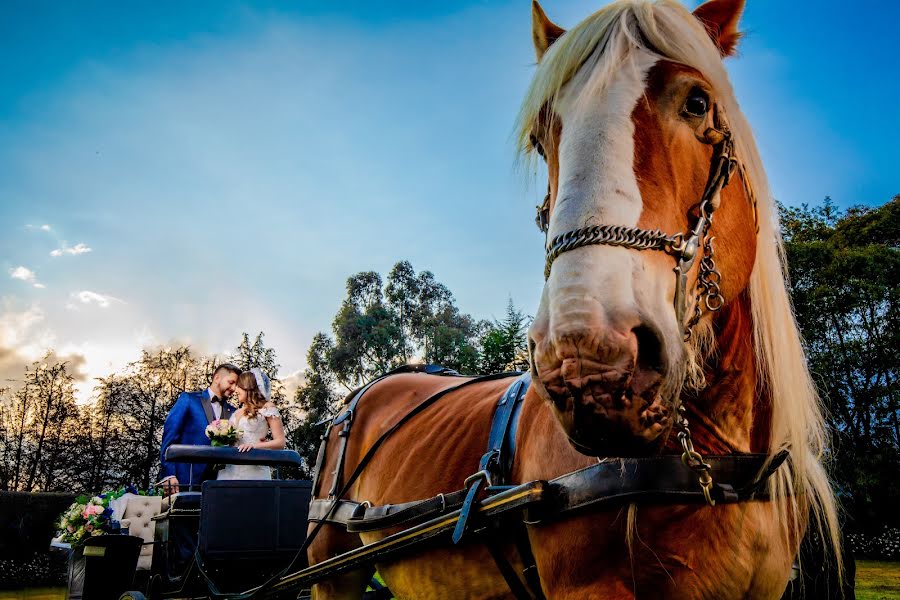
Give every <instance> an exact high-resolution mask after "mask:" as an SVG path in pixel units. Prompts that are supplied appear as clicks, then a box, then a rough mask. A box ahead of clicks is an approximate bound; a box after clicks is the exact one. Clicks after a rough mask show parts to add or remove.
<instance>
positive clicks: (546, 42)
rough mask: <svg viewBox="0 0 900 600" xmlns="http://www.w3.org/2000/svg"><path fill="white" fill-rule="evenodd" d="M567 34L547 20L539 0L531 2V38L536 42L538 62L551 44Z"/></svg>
mask: <svg viewBox="0 0 900 600" xmlns="http://www.w3.org/2000/svg"><path fill="white" fill-rule="evenodd" d="M565 32H566V30H565V29H563V28H562V27H560V26H558V25H556V24H555V23H554V22H553V21H551V20H550V19H548V18H547V15H546V14H544V9H543V8H541V5H540V4H538V1H537V0H532V1H531V37H532V39H533V40H534V53H535V54H536V55H537V59H538V62H540V60H541V58H543V56H544V53H545V52H546V51H547V49H548V48H549V47H550V44H552V43H553V42H555V41H556V40H557V39H559V36H561V35H562V34H564V33H565Z"/></svg>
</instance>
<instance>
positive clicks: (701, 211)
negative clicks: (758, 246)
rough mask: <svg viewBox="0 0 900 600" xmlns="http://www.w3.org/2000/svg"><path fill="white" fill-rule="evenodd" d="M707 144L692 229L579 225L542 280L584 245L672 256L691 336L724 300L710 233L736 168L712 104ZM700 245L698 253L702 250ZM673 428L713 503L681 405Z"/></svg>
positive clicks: (542, 221) (559, 243)
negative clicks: (705, 172)
mask: <svg viewBox="0 0 900 600" xmlns="http://www.w3.org/2000/svg"><path fill="white" fill-rule="evenodd" d="M704 139H705V140H706V143H708V144H711V145H712V146H713V156H712V160H711V162H710V168H709V178H708V179H707V182H706V188H705V189H704V190H703V194H702V196H701V197H700V201H699V202H698V205H699V207H698V216H697V221H696V223H694V227H693V228H692V229H690V230H688V231H686V232H684V233H676V234H674V235H668V234H666V233H664V232H662V231H660V230H658V229H655V230H647V229H640V228H638V227H627V226H624V225H595V226H592V227H581V228H578V229H573V230H571V231H567V232H565V233H562V234H559V235H557V236H555V237H554V238H553V239H552V240H551V241H550V242H549V243H548V244H546V253H547V257H546V263H545V266H544V279H545V280H546V279H548V278H549V277H550V270H551V268H552V267H553V261H555V260H556V259H557V258H558V257H559V255H560V254H563V253H564V252H568V251H570V250H575V249H576V248H582V247H584V246H593V245H604V246H620V247H623V248H629V249H632V250H659V251H661V252H665V253H666V254H669V255H671V256H674V257H675V259H676V260H677V263H676V265H675V268H674V269H673V270H674V272H675V298H674V305H675V314H676V316H677V318H678V322H679V323H682V324H683V326H684V341H685V342H688V341H690V339H691V331H692V330H693V328H694V326H695V325H696V324H697V323H698V322H699V321H700V318H701V317H702V315H703V308H705V309H706V310H707V311H708V312H716V311H718V310H720V309H721V308H722V306H724V304H725V299H724V298H723V297H722V294H721V292H720V289H719V284H720V283H721V280H722V276H721V274H720V273H719V271H718V269H717V268H716V262H715V251H714V249H713V240H714V239H715V238H714V237H713V236H711V235H710V227H711V225H712V218H713V213H714V212H715V210H716V209H717V208H718V207H719V203H720V202H721V199H720V195H719V194H720V192H721V191H722V189H723V188H724V187H725V186H726V185H728V182H729V181H730V180H731V175H732V174H733V173H734V170H735V169H736V168H737V167H738V160H737V158H736V157H735V155H734V141H733V139H732V136H731V130H730V129H729V128H728V125H727V124H726V123H725V122H724V120H723V119H722V118H721V117H720V114H719V111H718V109H717V108H716V107H714V108H713V126H712V127H709V128H707V129H706V131H704ZM535 223H536V224H537V226H538V228H539V229H540V230H541V231H543V232H544V235H545V236H546V235H547V233H548V231H549V229H550V192H549V189H548V192H547V195H546V196H545V198H544V202H543V205H541V206H538V207H537V217H536V218H535ZM701 248H702V251H701ZM698 251H700V265H699V271H698V273H697V283H696V287H695V299H694V310H693V313H692V314H691V316H690V318H689V319H688V320H687V322H685V313H686V312H687V292H686V288H687V278H688V273H689V272H690V270H691V268H693V266H694V262H695V261H696V260H697V258H698ZM675 427H676V429H677V430H678V440H679V442H680V443H681V447H682V450H683V454H682V455H681V460H682V462H683V463H684V465H685V466H686V467H688V468H689V469H691V470H692V471H694V473H696V474H697V477H698V481H699V483H700V486H701V487H702V489H703V494H704V496H705V497H706V501H707V502H708V503H709V504H710V505H714V504H715V501H714V500H713V499H712V497H711V496H710V491H711V490H712V484H713V480H712V476H711V475H710V466H709V464H707V463H706V462H705V461H704V460H703V457H702V456H701V455H700V454H699V453H698V452H697V451H695V450H694V444H693V441H692V440H691V432H690V429H689V428H688V421H687V418H686V417H685V412H684V406H680V407H679V412H678V417H677V418H676V421H675Z"/></svg>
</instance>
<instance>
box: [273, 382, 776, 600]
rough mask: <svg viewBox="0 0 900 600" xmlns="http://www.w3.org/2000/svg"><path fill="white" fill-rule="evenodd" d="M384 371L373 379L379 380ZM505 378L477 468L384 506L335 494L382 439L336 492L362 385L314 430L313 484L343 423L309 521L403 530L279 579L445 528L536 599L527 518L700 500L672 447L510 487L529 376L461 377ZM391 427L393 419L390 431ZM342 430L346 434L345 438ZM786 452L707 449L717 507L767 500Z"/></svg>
mask: <svg viewBox="0 0 900 600" xmlns="http://www.w3.org/2000/svg"><path fill="white" fill-rule="evenodd" d="M396 372H423V373H431V374H436V375H443V376H458V374H457V373H456V372H455V371H451V370H448V369H443V368H441V367H437V366H434V365H414V366H405V367H401V369H399V370H397V371H394V372H392V373H391V374H393V373H396ZM388 375H390V374H388ZM388 375H384V376H382V377H380V378H378V379H376V380H375V381H380V380H381V379H383V378H384V377H387V376H388ZM503 377H516V379H515V381H513V382H512V383H511V384H510V385H509V386H508V387H507V389H506V391H505V392H504V394H503V395H502V396H501V397H500V399H499V400H498V402H497V405H496V408H495V411H494V414H493V418H492V422H491V430H490V434H489V436H488V441H487V451H486V452H485V454H484V455H483V456H482V458H481V460H480V461H479V465H478V470H477V471H476V472H475V473H474V474H473V475H472V476H470V477H469V478H467V479H466V482H465V486H464V488H463V489H460V490H456V491H453V492H449V493H441V494H438V495H437V496H434V497H432V498H427V499H423V500H416V501H412V502H403V503H398V504H387V505H383V506H372V505H371V504H370V503H368V502H356V501H351V500H345V499H343V498H342V495H343V493H345V492H346V491H347V490H348V489H349V487H350V485H352V483H353V482H354V481H355V479H356V476H358V474H359V473H360V472H361V470H362V469H361V468H360V467H364V466H365V463H367V462H368V460H367V459H368V458H370V456H371V455H372V454H374V450H375V449H376V447H377V446H378V445H380V441H382V440H383V439H385V436H383V437H382V438H380V439H379V442H376V444H375V447H373V448H371V449H370V450H369V452H367V454H366V457H364V459H363V461H362V463H361V465H360V466H358V467H357V469H356V470H355V471H354V473H353V475H351V477H350V478H348V480H347V481H346V482H344V483H343V490H341V491H340V492H337V491H336V490H337V489H338V488H339V487H341V481H342V479H343V473H342V472H343V466H344V454H345V453H346V447H347V437H348V436H349V431H350V427H351V425H352V422H353V416H354V414H355V411H356V410H357V407H358V404H359V402H360V400H361V399H362V398H363V396H364V394H365V392H366V391H367V390H368V389H369V388H370V387H371V386H372V385H373V384H374V383H375V381H373V382H371V383H369V384H367V385H366V386H364V387H363V388H360V390H359V391H358V392H356V393H355V394H353V397H352V398H351V400H350V401H349V403H348V404H347V408H346V409H345V410H344V411H342V412H341V413H340V414H339V415H338V416H337V417H335V418H334V419H333V420H332V421H331V422H330V423H329V425H328V430H327V431H326V432H325V434H324V435H323V437H322V446H321V447H320V449H319V456H318V458H317V464H316V473H315V479H314V481H316V482H317V481H318V476H319V471H321V469H322V466H323V465H324V459H325V448H326V445H327V441H328V438H329V433H330V429H331V427H335V426H339V425H342V424H343V426H344V428H343V429H342V431H341V433H340V434H339V435H340V437H341V443H340V445H339V452H340V455H339V457H338V462H337V469H336V470H335V472H334V475H335V482H334V483H333V485H332V486H331V492H330V493H329V497H328V498H327V499H321V498H319V499H313V500H312V502H311V503H310V507H309V517H308V519H309V521H310V522H313V523H316V524H317V526H318V527H321V526H322V525H324V524H326V523H327V524H332V525H338V526H342V527H344V528H346V530H347V531H349V532H364V531H376V530H383V529H387V528H394V527H399V526H406V527H408V528H407V529H404V530H403V531H400V532H399V533H395V534H393V535H389V536H388V537H386V538H384V539H382V540H380V541H378V542H375V543H373V544H368V545H366V546H363V547H362V548H358V549H356V550H352V551H350V552H347V553H345V554H342V555H339V556H336V557H333V558H331V559H328V560H326V561H323V562H321V563H319V564H317V565H313V566H312V567H309V568H307V569H304V570H303V571H300V572H298V573H295V574H294V575H291V576H287V577H285V578H283V579H282V585H294V586H295V585H301V584H309V583H311V582H314V581H318V580H320V579H323V578H326V577H330V576H332V575H334V574H336V573H339V572H343V571H346V570H350V569H353V568H356V567H358V566H360V565H362V564H369V563H372V562H374V561H376V560H386V559H389V558H391V557H395V556H397V555H399V554H401V553H403V552H407V551H409V549H410V548H415V547H419V546H421V545H424V544H425V543H427V542H430V541H434V540H435V539H437V538H441V539H443V538H444V537H445V536H446V535H447V534H449V536H450V539H451V540H452V542H453V543H460V542H461V541H463V539H464V538H466V539H467V538H468V537H472V536H478V538H479V541H481V542H483V543H485V544H486V545H487V547H488V550H489V551H490V552H491V555H492V556H493V558H494V560H495V562H496V563H497V566H498V568H499V570H500V572H501V573H502V574H503V577H504V579H505V580H506V582H507V583H508V585H509V586H510V589H511V590H512V592H513V594H514V596H515V597H516V598H519V599H530V598H536V599H542V598H543V594H542V591H541V586H540V579H539V577H538V574H537V568H536V565H535V562H534V558H533V555H532V552H531V548H530V545H529V543H528V535H527V527H526V525H528V526H531V525H536V524H538V523H541V522H544V521H551V520H555V519H558V518H561V517H564V516H566V515H568V514H572V513H576V512H579V511H583V510H585V509H590V508H598V507H604V506H608V505H614V504H621V503H624V502H635V501H641V502H653V503H676V504H703V503H707V502H708V499H707V496H706V494H707V492H706V491H705V490H704V489H703V488H702V486H701V485H698V482H697V478H696V476H695V475H694V472H693V471H692V470H691V469H690V468H685V463H684V458H683V456H682V455H678V454H672V455H661V456H653V457H645V458H612V459H606V460H602V461H600V462H598V464H595V465H591V466H589V467H585V468H583V469H579V470H577V471H573V472H571V473H567V474H565V475H562V476H560V477H557V478H555V479H552V480H550V481H532V482H527V483H523V484H519V485H515V484H513V482H512V481H511V477H510V474H511V471H512V465H513V461H514V460H515V446H516V442H515V438H516V431H517V427H518V420H519V415H520V414H521V408H522V404H523V400H524V398H525V394H526V392H527V390H528V386H529V384H530V381H531V377H530V374H528V373H524V374H521V373H503V374H498V375H492V376H487V377H486V378H476V379H473V380H467V381H466V382H464V383H463V384H461V385H469V384H472V383H475V382H479V381H484V380H485V379H497V378H503ZM459 387H460V386H454V387H451V388H449V389H447V390H443V391H442V392H438V393H437V394H435V395H434V396H432V397H430V398H428V399H426V400H425V401H424V402H422V403H421V404H420V405H419V406H418V407H416V409H413V411H412V413H416V414H417V413H418V412H419V410H418V409H419V408H420V407H424V406H430V405H432V404H433V403H434V402H433V400H434V399H436V397H442V396H443V395H446V394H447V393H450V392H452V391H453V390H455V389H457V388H459ZM412 413H410V414H412ZM408 416H409V415H407V417H408ZM407 417H404V418H403V419H402V420H401V423H400V424H402V423H404V422H406V421H407V420H408V419H407ZM400 424H398V425H400ZM396 428H397V426H395V427H394V428H392V430H391V431H394V430H396ZM345 433H346V434H347V435H344V434H345ZM388 433H390V432H388ZM788 455H789V454H788V452H787V451H782V452H781V453H779V454H776V455H775V456H773V457H771V458H770V457H769V456H768V455H766V454H732V455H726V456H706V457H704V461H705V463H706V465H707V466H708V467H709V471H710V473H711V475H712V479H713V481H714V483H712V484H711V488H710V491H709V494H710V495H711V496H712V498H713V499H714V500H715V501H716V502H719V503H725V504H730V503H735V502H742V501H747V500H764V499H767V498H768V496H767V494H766V492H765V482H766V480H767V479H768V477H769V476H770V475H772V473H774V472H775V471H776V470H777V469H778V468H779V467H780V466H781V465H782V464H783V463H784V461H785V460H786V459H787V458H788ZM316 485H317V484H316V483H314V485H313V492H314V493H315V492H316ZM516 515H518V516H516ZM315 533H316V532H315V531H314V532H313V533H312V534H310V535H311V537H312V536H314V534H315ZM499 534H503V535H507V536H511V537H512V541H513V542H514V544H515V547H516V549H517V551H518V553H519V557H520V559H521V561H522V563H523V565H524V571H523V573H522V575H521V578H520V576H519V574H518V573H516V571H515V569H514V568H513V567H512V565H511V564H510V563H509V561H508V560H507V559H506V557H505V555H504V553H503V551H502V547H501V546H500V542H499V540H498V538H499V537H500V535H499ZM308 541H309V540H308ZM305 545H306V544H305ZM523 580H524V582H523ZM282 585H279V584H276V585H275V587H276V588H279V589H280V588H281V587H282Z"/></svg>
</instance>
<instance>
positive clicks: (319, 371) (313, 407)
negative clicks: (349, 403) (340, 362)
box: [288, 333, 339, 477]
mask: <svg viewBox="0 0 900 600" xmlns="http://www.w3.org/2000/svg"><path fill="white" fill-rule="evenodd" d="M333 348H334V344H333V343H332V341H331V339H330V338H329V337H328V336H327V335H325V334H324V333H317V334H316V335H315V336H314V337H313V341H312V344H310V347H309V351H308V352H307V354H306V364H307V367H306V369H305V370H304V372H303V375H304V381H305V383H304V385H303V386H301V387H299V388H297V393H296V394H295V396H294V402H295V404H296V406H297V407H298V408H299V410H300V411H301V413H300V415H299V418H298V419H297V425H296V426H295V427H291V428H290V430H289V434H288V441H289V444H290V446H291V447H292V448H293V449H294V450H296V451H297V452H299V453H300V456H301V457H302V458H303V463H304V464H303V468H302V472H301V476H304V477H310V476H312V469H313V467H314V466H315V462H316V454H317V452H318V448H319V442H320V437H321V435H322V433H323V432H324V428H323V427H322V426H320V425H319V423H320V422H321V421H323V420H325V419H327V418H329V417H332V416H334V412H335V408H336V406H337V405H338V401H339V396H338V394H337V393H336V392H335V388H336V384H337V381H336V378H335V375H334V373H333V372H332V371H331V369H330V368H329V365H328V355H329V353H330V352H331V351H332V350H333Z"/></svg>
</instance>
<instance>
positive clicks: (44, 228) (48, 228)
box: [41, 224, 50, 231]
mask: <svg viewBox="0 0 900 600" xmlns="http://www.w3.org/2000/svg"><path fill="white" fill-rule="evenodd" d="M41 231H50V226H49V225H46V224H44V225H41Z"/></svg>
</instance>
